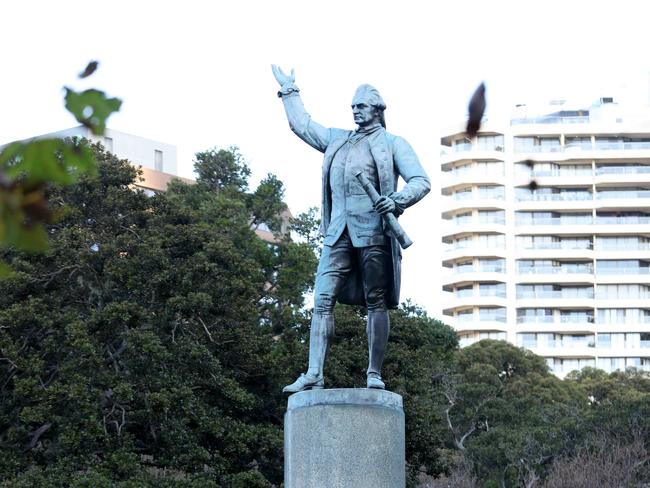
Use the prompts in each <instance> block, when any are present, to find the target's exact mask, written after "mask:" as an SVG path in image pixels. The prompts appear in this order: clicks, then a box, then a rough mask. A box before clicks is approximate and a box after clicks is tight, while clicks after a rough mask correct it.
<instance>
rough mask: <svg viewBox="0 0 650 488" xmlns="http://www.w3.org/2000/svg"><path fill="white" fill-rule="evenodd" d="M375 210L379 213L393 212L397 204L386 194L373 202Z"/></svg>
mask: <svg viewBox="0 0 650 488" xmlns="http://www.w3.org/2000/svg"><path fill="white" fill-rule="evenodd" d="M374 206H375V211H376V212H377V213H378V214H379V215H386V214H387V213H394V212H395V208H396V207H397V205H396V204H395V201H394V200H393V199H392V198H389V197H387V196H383V197H380V198H379V200H377V201H376V202H375V205H374Z"/></svg>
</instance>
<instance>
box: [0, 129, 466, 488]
mask: <svg viewBox="0 0 650 488" xmlns="http://www.w3.org/2000/svg"><path fill="white" fill-rule="evenodd" d="M68 143H70V144H72V145H73V147H78V148H79V150H89V151H92V152H93V154H94V157H95V158H96V160H97V161H98V166H97V168H98V171H97V174H96V175H89V174H86V175H82V176H81V177H80V178H79V180H78V181H77V182H76V183H73V184H71V185H68V186H59V185H50V186H48V187H47V198H48V200H49V201H50V202H51V204H52V205H54V208H55V210H56V211H58V212H61V214H62V215H63V217H62V218H61V219H60V220H59V221H58V222H57V223H55V224H50V225H48V226H47V227H46V230H47V233H48V236H49V240H50V247H49V249H48V250H47V251H46V252H44V253H31V252H27V251H25V250H20V249H16V248H7V249H5V250H4V251H3V252H2V255H1V256H0V257H2V259H4V260H5V261H6V262H8V263H9V264H10V265H11V267H12V268H13V269H14V270H15V271H14V273H13V274H12V275H11V276H8V277H6V278H4V279H2V280H0V449H1V450H2V456H0V479H3V480H4V485H3V486H8V487H12V488H13V487H28V486H29V487H32V486H48V487H69V486H73V487H77V486H78V487H81V486H84V487H86V486H93V487H95V486H96V487H102V486H106V487H109V486H110V487H114V486H117V487H131V486H132V487H143V486H156V487H172V486H173V487H199V486H200V487H210V486H215V487H228V488H244V487H245V488H255V487H270V486H280V484H281V483H282V476H283V468H282V463H283V461H282V421H283V415H284V411H285V408H286V398H285V397H283V396H282V394H281V389H282V386H283V385H284V384H286V383H287V382H289V381H290V380H291V379H292V378H293V377H294V375H295V374H296V373H297V372H298V371H301V370H302V369H304V367H305V365H306V356H307V338H308V336H309V331H308V324H309V322H310V314H311V311H310V310H307V309H305V308H304V303H303V300H304V298H303V297H304V293H305V291H307V290H308V289H309V288H310V286H312V284H313V274H314V271H315V267H316V263H317V258H316V254H315V252H314V251H315V250H316V249H317V240H315V239H309V240H306V241H304V242H294V241H292V240H291V239H290V236H287V235H285V236H284V237H283V236H281V235H278V241H277V242H276V243H274V244H272V243H267V242H265V241H263V240H261V239H259V238H257V237H256V236H255V233H254V228H255V225H256V222H260V221H263V222H266V220H267V218H268V216H267V214H264V213H263V211H267V210H268V209H269V208H273V209H280V208H284V207H283V204H282V201H281V196H282V192H283V188H282V184H281V182H279V180H277V178H275V177H274V176H272V175H270V176H269V177H268V178H267V179H266V180H265V181H263V182H262V183H261V184H260V188H261V189H260V188H258V189H256V190H254V191H252V192H249V190H248V183H247V180H246V170H245V167H246V165H245V161H243V159H241V158H238V157H237V156H236V154H235V153H234V150H233V149H231V150H229V151H230V156H228V155H224V154H223V153H222V152H221V150H214V151H212V152H211V154H213V155H214V154H216V155H219V154H221V156H219V157H223V158H225V159H227V160H229V161H230V162H231V163H232V164H230V165H225V166H223V165H219V164H214V165H213V164H211V163H210V164H204V163H205V161H206V157H205V156H203V155H201V154H204V153H200V154H199V155H197V160H196V164H197V167H199V168H201V171H199V178H198V180H197V184H195V185H188V184H185V183H182V182H180V181H175V182H173V183H172V184H171V185H170V186H169V188H168V190H167V191H166V192H164V193H161V194H158V195H154V196H152V197H148V196H146V195H145V194H144V193H143V192H141V191H139V190H137V189H134V187H133V183H134V182H135V181H136V180H137V178H138V170H137V169H135V168H134V167H133V166H132V165H131V164H130V163H129V162H128V161H124V160H119V159H118V158H116V157H115V156H114V155H112V154H110V153H108V152H106V151H105V150H104V149H103V148H102V147H101V146H100V145H97V144H94V145H91V144H89V143H88V142H87V141H76V142H73V141H69V142H68ZM210 157H212V156H210ZM224 173H229V174H224ZM215 182H218V183H215ZM223 182H230V183H228V184H225V183H223ZM215 184H216V185H217V186H215ZM296 220H297V221H296V229H297V232H299V233H300V234H301V235H303V236H310V235H311V236H313V235H314V231H313V226H314V225H315V224H317V222H316V219H315V218H314V215H313V212H308V213H306V214H304V215H301V216H299V218H298V219H296ZM337 319H338V322H337V338H336V340H335V343H334V344H333V347H332V354H331V360H330V361H329V362H328V366H327V370H326V375H327V376H328V381H329V382H330V384H335V385H337V386H341V387H345V386H355V385H361V384H362V383H363V382H364V379H365V372H364V371H365V368H366V363H367V346H366V338H365V333H364V330H365V317H364V316H363V311H362V310H360V309H356V308H351V307H339V308H338V309H337ZM392 321H393V326H392V339H391V344H390V347H389V351H388V357H387V359H386V377H387V378H388V381H389V386H390V388H391V389H392V390H393V391H396V392H398V393H400V394H402V395H403V396H404V400H405V404H406V408H407V410H408V411H409V421H408V423H407V459H408V462H409V466H410V467H411V472H412V473H416V472H417V471H418V470H421V469H424V470H426V471H428V472H434V473H435V472H438V471H440V470H441V469H442V467H441V466H440V465H439V461H438V458H437V456H436V454H435V449H433V450H432V449H431V446H439V445H441V444H442V443H443V442H444V438H445V435H446V434H445V428H444V424H442V423H441V417H440V409H439V408H436V407H435V404H436V401H437V400H436V396H435V395H433V394H432V388H433V387H432V377H433V375H434V372H435V371H436V370H437V369H438V368H440V367H442V366H441V365H442V364H443V363H444V362H446V361H448V360H450V358H451V356H452V354H453V351H454V350H455V348H456V345H457V339H456V335H455V333H454V332H453V331H452V330H451V329H450V328H449V327H447V326H444V325H443V324H441V323H439V322H436V321H434V320H432V319H430V318H428V317H426V315H425V314H423V313H422V312H421V311H420V310H418V309H417V308H416V307H413V306H404V307H402V308H401V309H400V310H398V311H395V312H393V315H392Z"/></svg>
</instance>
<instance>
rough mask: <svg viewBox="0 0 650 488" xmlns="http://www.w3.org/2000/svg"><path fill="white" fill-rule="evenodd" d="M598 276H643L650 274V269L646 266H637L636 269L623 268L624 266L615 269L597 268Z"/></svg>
mask: <svg viewBox="0 0 650 488" xmlns="http://www.w3.org/2000/svg"><path fill="white" fill-rule="evenodd" d="M597 269H598V274H601V275H618V274H622V275H644V274H650V268H648V267H647V266H638V267H629V268H628V267H625V266H618V267H615V268H601V267H598V268H597Z"/></svg>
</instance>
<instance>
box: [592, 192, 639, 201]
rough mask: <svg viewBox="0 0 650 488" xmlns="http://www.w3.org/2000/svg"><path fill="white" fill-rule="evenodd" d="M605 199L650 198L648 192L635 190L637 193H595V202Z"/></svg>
mask: <svg viewBox="0 0 650 488" xmlns="http://www.w3.org/2000/svg"><path fill="white" fill-rule="evenodd" d="M606 198H650V190H637V191H625V190H617V191H599V192H596V199H597V200H604V199H606Z"/></svg>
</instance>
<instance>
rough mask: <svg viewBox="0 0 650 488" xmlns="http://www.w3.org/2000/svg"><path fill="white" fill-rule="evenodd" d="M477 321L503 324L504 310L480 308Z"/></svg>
mask: <svg viewBox="0 0 650 488" xmlns="http://www.w3.org/2000/svg"><path fill="white" fill-rule="evenodd" d="M479 320H480V321H481V322H505V321H506V309H505V307H498V308H480V309H479Z"/></svg>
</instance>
